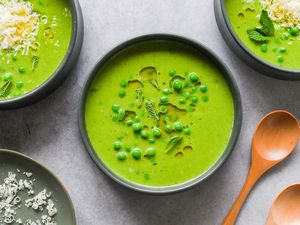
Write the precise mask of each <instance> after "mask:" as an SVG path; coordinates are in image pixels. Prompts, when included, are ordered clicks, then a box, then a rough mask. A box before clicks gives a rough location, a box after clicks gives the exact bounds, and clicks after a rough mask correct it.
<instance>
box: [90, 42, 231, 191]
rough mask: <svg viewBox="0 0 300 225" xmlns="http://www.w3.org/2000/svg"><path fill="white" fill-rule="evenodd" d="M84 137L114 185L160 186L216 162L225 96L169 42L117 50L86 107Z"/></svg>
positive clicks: (215, 76)
mask: <svg viewBox="0 0 300 225" xmlns="http://www.w3.org/2000/svg"><path fill="white" fill-rule="evenodd" d="M85 122H86V130H87V133H88V138H89V140H90V142H91V145H92V146H93V148H94V150H95V152H96V154H97V155H98V157H99V158H100V160H101V161H102V162H103V163H104V165H105V166H106V167H107V168H108V169H109V170H110V171H112V172H113V173H114V174H116V175H117V176H119V177H120V178H122V179H124V180H127V181H129V182H131V183H136V184H139V185H145V186H152V187H163V186H172V185H176V184H180V183H184V182H186V181H189V180H192V179H194V178H196V177H198V176H200V175H201V174H203V173H204V172H205V171H207V170H208V169H209V168H210V167H211V166H212V165H214V164H215V163H216V161H218V160H219V159H220V157H221V156H222V154H223V153H224V151H225V149H226V146H227V144H228V142H229V139H230V136H231V133H232V128H233V123H234V103H233V98H232V95H231V91H230V89H229V87H228V86H227V83H226V81H225V79H224V78H223V76H222V74H221V73H220V71H219V70H218V69H217V68H216V66H215V65H214V64H213V63H212V62H211V61H209V60H208V59H207V58H206V57H205V56H203V55H201V54H200V53H199V52H198V51H196V50H194V49H192V48H190V47H187V46H184V45H182V44H178V43H176V42H171V41H148V42H147V41H146V42H143V43H139V44H135V45H133V46H131V47H129V48H127V49H126V50H122V51H121V52H119V53H118V54H117V55H115V56H114V57H112V58H111V59H110V60H109V61H108V62H106V64H105V65H104V66H103V67H102V68H101V69H100V71H99V72H98V74H97V76H96V78H95V79H94V81H93V82H92V85H91V87H90V91H89V93H88V95H87V99H86V106H85Z"/></svg>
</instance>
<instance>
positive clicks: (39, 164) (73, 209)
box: [0, 148, 77, 225]
mask: <svg viewBox="0 0 300 225" xmlns="http://www.w3.org/2000/svg"><path fill="white" fill-rule="evenodd" d="M1 153H6V154H10V155H15V156H17V157H19V158H22V159H24V160H27V161H29V162H31V163H32V164H35V165H37V166H38V167H40V168H41V169H42V170H44V171H45V172H46V173H48V174H49V175H50V176H51V177H53V178H54V180H55V181H56V182H57V184H58V185H59V186H60V187H61V189H62V190H63V192H64V195H65V196H66V199H67V201H68V204H69V205H70V209H71V211H72V217H73V221H74V222H75V224H74V225H76V224H77V222H76V214H75V208H74V205H73V202H72V199H71V197H70V194H69V192H68V191H67V189H66V187H65V186H64V185H63V183H62V182H61V181H60V179H59V178H58V177H57V176H56V175H55V174H54V173H53V172H51V171H50V170H49V169H48V168H47V167H46V166H44V165H43V164H41V163H39V162H38V161H36V160H34V159H33V158H31V157H29V156H27V155H25V154H22V153H20V152H17V151H14V150H9V149H1V148H0V154H1Z"/></svg>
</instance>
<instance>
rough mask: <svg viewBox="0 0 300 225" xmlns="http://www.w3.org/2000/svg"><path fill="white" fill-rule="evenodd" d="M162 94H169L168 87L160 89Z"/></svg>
mask: <svg viewBox="0 0 300 225" xmlns="http://www.w3.org/2000/svg"><path fill="white" fill-rule="evenodd" d="M161 92H162V93H163V94H164V95H169V94H170V90H169V89H168V88H164V89H162V91H161Z"/></svg>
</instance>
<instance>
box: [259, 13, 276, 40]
mask: <svg viewBox="0 0 300 225" xmlns="http://www.w3.org/2000/svg"><path fill="white" fill-rule="evenodd" d="M260 23H261V25H262V28H261V33H262V34H264V35H266V36H274V33H275V28H274V24H273V21H272V20H271V18H270V16H269V14H268V12H267V11H266V10H262V12H261V16H260Z"/></svg>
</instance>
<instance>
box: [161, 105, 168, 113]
mask: <svg viewBox="0 0 300 225" xmlns="http://www.w3.org/2000/svg"><path fill="white" fill-rule="evenodd" d="M167 111H168V108H167V107H166V106H164V105H163V106H161V107H160V112H161V113H167Z"/></svg>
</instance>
